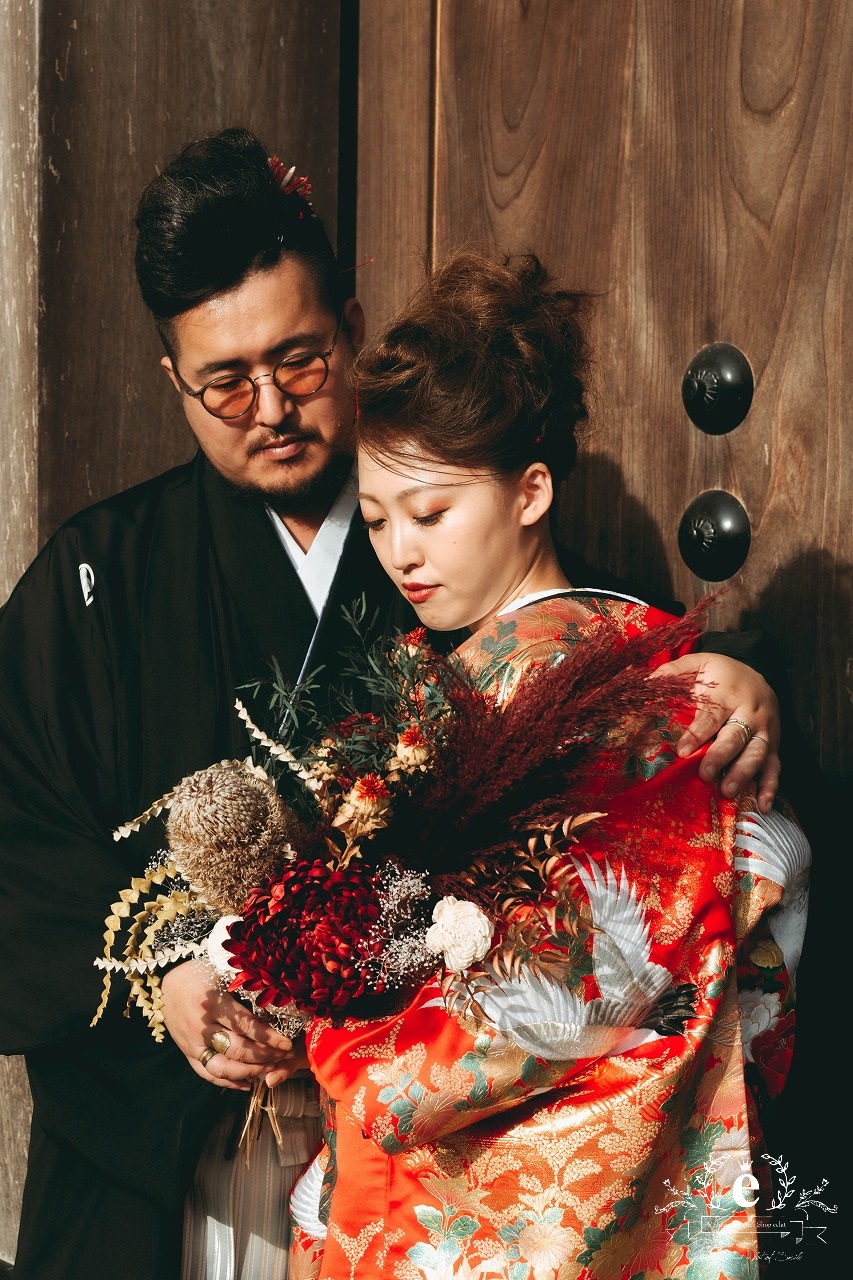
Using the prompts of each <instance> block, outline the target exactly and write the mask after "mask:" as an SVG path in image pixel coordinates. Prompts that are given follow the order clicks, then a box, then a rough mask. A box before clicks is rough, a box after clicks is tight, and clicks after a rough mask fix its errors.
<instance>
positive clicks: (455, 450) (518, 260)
mask: <svg viewBox="0 0 853 1280" xmlns="http://www.w3.org/2000/svg"><path fill="white" fill-rule="evenodd" d="M591 307H592V298H591V296H590V295H589V294H586V293H572V292H569V291H567V290H565V289H560V288H557V287H556V285H555V284H554V282H553V281H552V279H551V277H550V275H549V274H548V272H547V271H546V270H545V268H544V267H543V266H542V264H541V262H540V261H539V259H538V258H536V257H534V255H533V254H524V255H520V256H518V257H505V258H501V259H497V258H491V257H488V256H486V255H485V254H481V253H476V252H472V251H470V250H458V251H457V252H455V253H454V254H452V255H451V256H450V257H449V258H448V259H447V260H446V261H445V262H443V263H442V264H441V265H440V266H439V267H437V268H436V269H435V271H433V272H432V274H431V275H430V276H429V277H428V278H427V280H426V281H425V283H424V284H423V285H422V286H421V288H420V289H419V290H418V291H417V293H416V294H415V295H414V296H413V297H412V298H411V299H410V301H409V302H408V303H407V304H406V306H405V307H404V308H403V310H402V311H401V312H399V313H398V315H397V316H396V317H395V318H394V319H393V320H392V321H391V322H390V323H389V325H388V326H387V328H386V330H385V332H384V333H382V334H380V335H378V336H377V337H376V338H374V339H373V340H372V341H371V342H369V343H368V344H367V345H366V346H365V347H364V349H363V350H362V352H361V354H360V355H359V357H358V359H357V361H356V364H355V371H354V372H355V378H356V383H357V389H358V390H357V394H358V415H357V421H356V433H357V440H358V444H359V445H360V446H362V447H363V448H365V449H366V450H367V451H368V452H369V453H371V454H374V455H389V456H391V457H394V456H398V455H399V454H400V453H401V452H404V451H405V449H406V447H407V446H408V445H411V444H414V445H415V446H416V448H417V449H418V451H419V452H421V453H423V454H424V455H425V456H426V457H428V458H431V459H434V460H436V461H440V462H447V463H450V464H452V465H455V466H462V467H470V468H485V469H488V470H490V471H493V472H495V473H497V474H500V475H505V476H511V475H517V474H519V473H520V472H521V471H523V470H524V469H525V467H527V466H529V465H530V463H532V462H544V463H545V464H546V466H547V467H548V469H549V470H550V472H551V475H552V476H553V479H554V483H555V484H559V483H560V481H561V480H564V479H565V477H566V476H567V475H568V474H569V472H570V471H571V470H572V468H573V467H574V465H575V461H576V458H577V439H578V435H579V433H580V430H581V429H582V427H583V424H584V422H585V421H586V419H587V408H586V405H585V403H584V390H585V388H584V380H585V376H586V369H587V364H588V360H589V340H588V336H587V323H588V320H589V315H590V312H591Z"/></svg>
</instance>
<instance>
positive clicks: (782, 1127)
mask: <svg viewBox="0 0 853 1280" xmlns="http://www.w3.org/2000/svg"><path fill="white" fill-rule="evenodd" d="M851 614H853V566H851V565H850V564H847V563H844V562H839V561H836V560H834V559H833V557H832V556H830V555H829V554H828V553H827V552H825V551H821V550H814V551H809V552H805V553H803V554H801V555H799V556H797V557H795V558H794V559H793V560H791V561H790V562H789V563H788V564H786V565H784V566H783V567H782V568H781V569H780V570H779V572H778V574H777V575H776V577H775V578H774V580H773V581H772V582H771V583H770V584H769V585H768V586H767V588H766V589H765V590H764V591H763V592H762V593H761V595H760V596H759V598H758V600H757V601H756V603H755V606H754V608H751V609H749V610H748V611H745V612H744V614H743V616H742V619H741V625H742V626H743V627H761V628H763V629H765V630H767V631H769V632H770V633H771V634H772V636H773V638H774V640H775V641H776V643H777V645H778V647H779V650H780V652H781V656H782V660H783V665H784V670H785V674H786V681H787V687H786V688H783V689H782V696H781V704H782V735H783V736H782V751H781V754H782V764H783V774H782V787H783V790H784V792H785V795H786V797H787V798H788V799H789V800H790V802H791V804H792V805H793V806H794V809H795V810H796V812H797V816H798V818H799V819H800V822H801V823H802V825H803V827H804V829H805V831H806V833H807V835H808V837H809V840H810V842H811V846H812V856H813V862H812V873H811V887H810V901H809V919H808V926H807V929H806V941H805V946H804V948H803V957H802V961H801V963H800V969H799V972H798V975H797V1043H796V1048H795V1051H794V1059H793V1063H792V1066H791V1074H790V1077H789V1081H788V1085H787V1087H786V1089H785V1092H784V1093H783V1094H782V1096H781V1097H780V1098H779V1099H778V1101H777V1104H776V1108H775V1112H774V1113H771V1114H770V1115H769V1116H768V1117H767V1118H766V1121H765V1133H766V1138H767V1147H768V1150H769V1151H770V1152H771V1153H772V1154H775V1155H779V1154H782V1155H783V1156H784V1158H785V1159H786V1160H788V1161H789V1162H790V1173H792V1174H795V1175H796V1177H797V1188H798V1189H800V1188H802V1187H814V1186H816V1185H817V1184H818V1183H819V1182H820V1181H821V1179H823V1178H827V1179H829V1186H828V1187H827V1188H826V1191H825V1193H824V1196H823V1199H824V1200H825V1201H826V1202H827V1203H829V1204H835V1205H838V1207H839V1211H841V1212H843V1205H844V1197H845V1196H846V1194H847V1182H848V1179H847V1177H846V1174H845V1170H844V1168H843V1161H842V1149H841V1144H840V1143H839V1141H838V1128H839V1124H840V1123H841V1116H842V1114H843V1108H844V1106H845V1103H844V1099H843V1086H839V1080H838V1076H837V1074H836V1073H837V1070H838V1059H837V1057H835V1056H834V1055H833V1054H832V1049H831V1046H832V1044H833V1042H834V1039H835V1030H836V1029H837V1026H838V998H839V987H838V983H839V979H840V975H841V974H843V973H844V972H845V969H846V964H845V957H844V956H842V939H845V938H846V936H847V934H848V933H849V922H848V921H847V911H846V909H845V910H844V911H843V914H842V909H843V908H846V904H847V899H848V895H847V894H846V893H845V892H843V891H842V890H841V885H842V884H844V883H846V878H847V876H848V874H849V870H850V868H849V853H848V849H849V842H850V836H849V815H848V809H849V805H844V806H843V799H845V798H847V797H849V792H850V783H851V781H853V716H851V688H850V683H851V678H853V672H851V670H850V665H849V653H850V637H851V635H853V616H851ZM845 654H846V655H848V656H847V657H845ZM839 673H841V674H842V676H844V674H845V673H846V676H847V679H846V681H845V680H844V679H843V678H842V679H841V680H839V679H838V674H839ZM845 792H846V794H845ZM842 806H843V807H842ZM816 1219H819V1220H820V1223H821V1225H826V1226H827V1232H826V1240H827V1247H825V1248H824V1247H823V1246H821V1245H819V1244H812V1246H811V1249H810V1251H809V1253H807V1254H806V1255H804V1259H803V1261H804V1263H806V1264H807V1263H808V1261H809V1260H811V1262H812V1263H813V1265H815V1266H816V1267H817V1265H818V1263H819V1268H820V1274H821V1275H833V1274H841V1264H842V1258H841V1235H842V1224H841V1223H840V1222H839V1220H838V1217H837V1216H833V1217H826V1216H825V1215H821V1213H820V1211H816V1210H815V1211H812V1222H811V1225H814V1221H815V1220H816ZM818 1251H819V1256H817V1254H818ZM844 1261H845V1263H846V1262H847V1261H848V1259H844ZM833 1264H837V1269H836V1267H834V1266H833ZM845 1269H846V1268H845ZM780 1270H781V1269H780ZM770 1274H771V1277H772V1276H774V1275H775V1273H774V1272H771V1273H770ZM815 1274H817V1270H815Z"/></svg>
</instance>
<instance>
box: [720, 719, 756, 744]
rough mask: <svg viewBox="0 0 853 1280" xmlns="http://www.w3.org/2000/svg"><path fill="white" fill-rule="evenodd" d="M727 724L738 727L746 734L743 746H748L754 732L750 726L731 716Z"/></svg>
mask: <svg viewBox="0 0 853 1280" xmlns="http://www.w3.org/2000/svg"><path fill="white" fill-rule="evenodd" d="M726 724H736V725H737V727H738V728H739V729H740V731H741V733H743V734H744V739H743V745H744V746H746V744H747V743H748V742H749V740H750V738H751V737H752V730H751V729H750V727H749V725H748V724H746V723H745V722H744V721H743V720H738V719H736V718H735V716H730V717H729V719H728V720H727V721H726Z"/></svg>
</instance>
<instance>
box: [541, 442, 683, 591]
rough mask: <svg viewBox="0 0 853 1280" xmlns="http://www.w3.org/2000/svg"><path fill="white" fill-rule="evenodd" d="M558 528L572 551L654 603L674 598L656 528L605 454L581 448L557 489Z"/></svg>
mask: <svg viewBox="0 0 853 1280" xmlns="http://www.w3.org/2000/svg"><path fill="white" fill-rule="evenodd" d="M558 532H559V538H560V541H561V542H562V543H564V544H565V545H566V546H567V547H569V548H570V549H571V550H572V551H573V552H574V553H575V554H576V555H578V556H581V557H582V558H583V559H584V560H585V561H586V562H587V563H588V564H589V565H592V566H593V567H594V568H596V569H601V570H603V571H604V572H605V573H607V574H613V575H615V576H616V577H618V578H620V579H622V580H623V581H624V582H626V583H627V584H628V585H629V586H630V589H631V590H632V591H633V592H634V593H635V594H636V595H638V596H640V597H641V598H642V599H644V600H649V601H650V602H652V603H663V602H665V601H668V600H671V599H672V596H673V586H672V575H671V574H670V571H669V566H668V564H667V556H666V550H665V545H664V540H663V538H662V536H661V533H660V530H659V529H658V526H657V524H656V523H655V521H654V519H653V517H652V516H651V515H650V513H649V511H648V509H647V508H646V507H645V506H644V505H643V503H642V502H641V501H640V499H639V498H637V497H636V496H635V495H634V494H632V493H630V492H629V491H628V489H627V488H626V485H625V479H624V476H623V474H622V470H621V468H620V467H619V466H618V465H617V464H616V463H615V462H614V461H613V459H612V458H610V457H608V456H607V455H605V454H602V453H587V454H581V456H580V458H579V459H578V465H577V467H576V468H575V470H574V472H573V473H572V474H571V475H570V476H569V478H568V480H567V481H566V482H565V484H564V485H563V487H562V489H561V491H560V496H559V520H558ZM574 585H576V586H599V585H602V584H601V583H576V584H574ZM604 585H607V584H604Z"/></svg>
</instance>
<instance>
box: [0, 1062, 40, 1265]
mask: <svg viewBox="0 0 853 1280" xmlns="http://www.w3.org/2000/svg"><path fill="white" fill-rule="evenodd" d="M31 1112H32V1103H31V1101H30V1089H29V1085H28V1083H27V1076H26V1072H25V1071H24V1061H23V1058H0V1152H2V1158H0V1258H2V1259H5V1260H6V1261H11V1260H12V1259H13V1258H14V1256H15V1246H16V1244H17V1239H18V1217H19V1215H20V1211H21V1192H22V1191H23V1189H24V1171H25V1169H26V1163H27V1143H28V1140H29V1132H30V1114H31Z"/></svg>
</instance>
